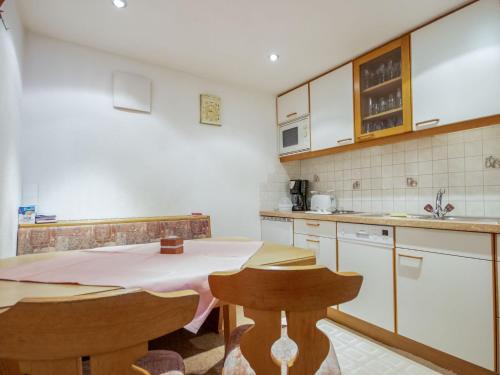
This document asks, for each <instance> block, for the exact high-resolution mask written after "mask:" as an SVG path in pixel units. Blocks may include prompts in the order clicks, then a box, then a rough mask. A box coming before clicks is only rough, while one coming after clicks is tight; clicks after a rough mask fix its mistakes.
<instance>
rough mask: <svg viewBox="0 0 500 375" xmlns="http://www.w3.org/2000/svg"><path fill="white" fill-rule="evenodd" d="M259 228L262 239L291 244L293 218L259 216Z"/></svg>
mask: <svg viewBox="0 0 500 375" xmlns="http://www.w3.org/2000/svg"><path fill="white" fill-rule="evenodd" d="M260 229H261V234H260V236H261V240H262V241H267V242H273V243H278V244H281V245H288V246H293V219H289V218H286V217H273V216H261V218H260Z"/></svg>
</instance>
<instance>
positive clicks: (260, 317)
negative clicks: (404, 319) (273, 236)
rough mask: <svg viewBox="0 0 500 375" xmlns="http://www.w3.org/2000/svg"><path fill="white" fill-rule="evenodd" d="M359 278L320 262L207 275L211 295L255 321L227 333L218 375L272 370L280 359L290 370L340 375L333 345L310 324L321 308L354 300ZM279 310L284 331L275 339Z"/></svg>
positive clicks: (272, 373) (262, 374)
mask: <svg viewBox="0 0 500 375" xmlns="http://www.w3.org/2000/svg"><path fill="white" fill-rule="evenodd" d="M362 281H363V278H362V276H360V275H358V274H355V273H335V272H332V271H330V270H329V269H328V268H326V267H323V266H302V267H255V268H253V267H249V268H245V269H243V270H241V271H239V272H233V273H227V272H226V273H214V274H212V275H210V276H209V283H210V288H211V290H212V293H213V295H214V296H215V297H217V298H219V299H220V300H222V301H224V302H226V303H231V304H234V305H241V306H243V308H244V313H245V316H246V317H248V318H251V319H252V320H253V321H254V323H255V324H254V325H250V326H241V327H238V328H237V329H236V330H234V331H233V332H232V334H231V339H230V344H229V346H228V349H227V351H226V360H225V363H224V374H226V375H233V374H238V375H243V374H245V375H246V374H253V373H256V374H257V375H278V374H281V370H280V366H281V365H282V364H283V363H285V365H286V367H287V368H289V369H288V373H289V374H291V375H312V374H315V373H316V371H318V370H320V371H318V373H320V374H329V375H333V374H340V369H339V368H338V362H337V360H336V356H335V352H334V350H333V347H331V345H330V341H329V339H328V338H327V337H326V336H325V335H324V334H323V333H322V332H321V331H320V330H319V329H318V328H317V327H316V323H317V322H318V320H320V319H323V318H326V316H327V307H329V306H332V305H336V304H339V303H343V302H347V301H350V300H352V299H354V298H355V297H356V296H357V295H358V293H359V290H360V288H361V283H362ZM282 311H284V312H285V313H286V319H287V335H285V336H284V337H282V338H280V337H281V336H282V326H281V313H282ZM290 339H291V340H290ZM292 340H293V341H292ZM277 341H278V342H277ZM294 342H295V343H294ZM275 343H276V344H275ZM273 344H275V345H273ZM295 344H296V345H295ZM297 347H298V348H297ZM325 359H326V360H325ZM250 367H251V368H250ZM320 367H321V369H320ZM252 369H253V371H252Z"/></svg>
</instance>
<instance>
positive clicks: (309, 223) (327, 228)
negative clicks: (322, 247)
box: [294, 219, 337, 238]
mask: <svg viewBox="0 0 500 375" xmlns="http://www.w3.org/2000/svg"><path fill="white" fill-rule="evenodd" d="M294 233H300V234H309V235H313V236H323V237H332V238H335V237H336V236H337V223H336V222H334V221H320V220H305V219H295V221H294Z"/></svg>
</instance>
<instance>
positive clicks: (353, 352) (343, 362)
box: [318, 320, 442, 375]
mask: <svg viewBox="0 0 500 375" xmlns="http://www.w3.org/2000/svg"><path fill="white" fill-rule="evenodd" d="M318 326H319V328H320V329H321V330H322V331H323V332H325V333H326V334H327V335H328V337H329V338H330V340H331V341H332V343H333V346H334V348H335V352H336V353H337V357H338V360H339V365H340V368H341V370H342V375H439V374H442V372H436V371H434V370H431V369H430V368H428V367H425V366H423V365H421V364H419V363H417V362H414V361H412V360H411V359H409V358H406V357H404V356H402V355H399V354H397V353H395V352H394V351H392V350H390V349H387V348H386V347H384V346H382V345H379V344H377V343H375V342H372V341H370V340H368V339H366V338H364V337H361V336H358V335H356V334H354V333H352V332H350V331H348V330H346V329H344V328H342V327H339V326H337V325H335V324H333V323H332V322H329V321H326V320H322V321H321V322H320V323H319V324H318Z"/></svg>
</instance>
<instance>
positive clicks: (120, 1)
mask: <svg viewBox="0 0 500 375" xmlns="http://www.w3.org/2000/svg"><path fill="white" fill-rule="evenodd" d="M113 4H114V5H115V7H117V8H120V9H121V8H125V7H126V6H127V0H113Z"/></svg>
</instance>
